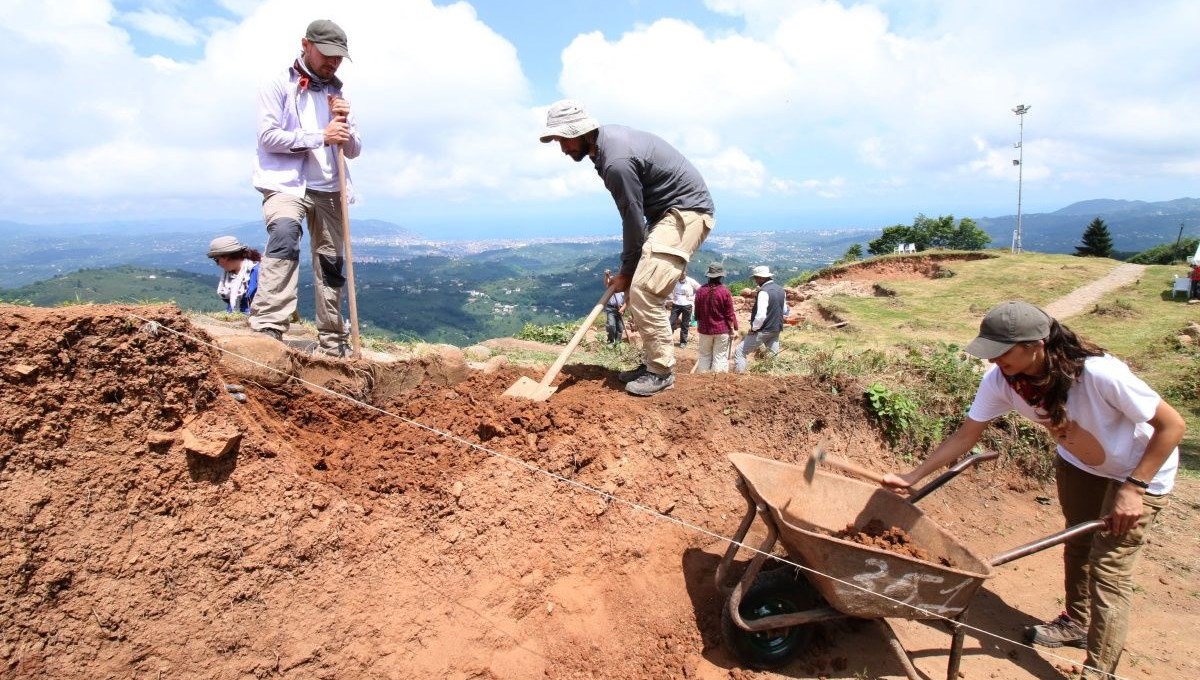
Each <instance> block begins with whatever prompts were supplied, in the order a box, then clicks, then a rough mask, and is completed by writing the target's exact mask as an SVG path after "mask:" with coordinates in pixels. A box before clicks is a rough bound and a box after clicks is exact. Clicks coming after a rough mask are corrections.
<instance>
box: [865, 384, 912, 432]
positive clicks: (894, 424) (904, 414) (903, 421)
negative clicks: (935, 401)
mask: <svg viewBox="0 0 1200 680" xmlns="http://www.w3.org/2000/svg"><path fill="white" fill-rule="evenodd" d="M865 396H866V398H867V405H868V407H869V409H870V411H871V413H872V414H874V415H875V417H876V418H877V419H878V420H879V424H880V426H881V427H883V433H884V434H885V435H886V436H887V438H888V441H889V442H891V444H892V445H893V446H895V445H897V444H899V443H900V439H901V437H902V436H903V435H904V433H905V431H906V430H908V429H909V427H910V426H911V425H912V424H913V422H914V421H915V420H916V419H917V405H916V404H914V403H913V402H912V400H911V399H909V398H908V397H906V396H904V395H903V394H901V393H899V392H894V391H892V390H890V389H888V388H887V387H886V386H884V385H883V384H882V383H877V382H876V383H871V386H870V387H868V388H867V390H866V393H865Z"/></svg>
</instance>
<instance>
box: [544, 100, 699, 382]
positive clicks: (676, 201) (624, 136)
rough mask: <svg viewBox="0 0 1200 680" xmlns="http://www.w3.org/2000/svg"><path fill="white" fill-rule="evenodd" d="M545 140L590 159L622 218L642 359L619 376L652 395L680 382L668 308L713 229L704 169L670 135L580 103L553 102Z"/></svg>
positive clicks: (624, 285)
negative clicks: (599, 114) (614, 121)
mask: <svg viewBox="0 0 1200 680" xmlns="http://www.w3.org/2000/svg"><path fill="white" fill-rule="evenodd" d="M541 140H542V142H558V145H559V148H560V149H561V150H562V152H563V153H564V154H566V155H567V156H570V157H571V158H572V159H574V160H575V161H576V162H579V161H582V160H583V159H584V158H589V159H591V161H592V163H593V164H594V165H595V167H596V172H597V173H598V174H599V175H600V178H601V179H602V180H604V186H605V187H606V188H607V189H608V191H609V193H611V194H612V197H613V201H614V202H615V203H616V205H617V211H618V212H619V213H620V215H621V228H622V236H623V243H624V245H623V247H622V250H621V270H620V272H618V273H617V275H616V276H615V277H613V279H614V280H615V281H616V282H617V286H618V290H621V291H628V293H629V295H628V297H627V299H626V305H627V309H628V310H629V313H630V316H631V317H632V319H633V322H634V324H635V325H636V326H637V328H638V331H639V333H640V334H641V337H642V354H643V357H642V364H641V365H640V366H638V367H637V368H635V369H633V370H630V371H622V372H621V373H619V374H618V375H617V378H618V379H619V380H621V381H622V382H624V383H625V390H626V391H627V392H629V393H630V394H635V395H638V396H649V395H651V394H655V393H658V392H661V391H662V390H665V389H670V388H671V386H673V385H674V384H675V373H674V369H675V351H674V344H673V342H672V340H673V334H672V333H671V322H670V318H669V313H668V312H667V309H666V307H665V306H664V304H665V302H666V300H667V296H668V295H670V294H671V292H672V291H673V290H674V288H675V283H676V282H677V281H679V278H680V276H681V275H682V274H684V272H686V271H687V264H688V261H689V260H690V259H691V257H692V254H693V253H695V252H696V250H697V249H698V248H699V247H700V244H701V243H703V242H704V239H705V238H707V237H708V233H709V232H710V231H711V230H712V228H713V224H714V221H713V201H712V196H711V195H710V194H709V192H708V185H707V184H705V183H704V178H703V177H701V176H700V172H699V171H697V170H696V168H695V167H694V166H693V165H692V164H691V163H690V162H689V161H688V159H686V158H684V156H683V154H681V153H679V151H677V150H676V149H675V148H674V147H672V146H671V145H670V144H668V143H667V142H666V141H665V140H663V139H661V138H660V137H657V136H655V135H652V134H650V133H648V132H642V131H641V130H634V129H633V128H628V127H625V126H622V125H601V124H600V123H599V121H597V120H596V119H595V118H592V117H591V116H589V115H588V114H587V112H586V111H585V110H584V108H583V105H582V104H580V103H579V102H577V101H574V100H570V99H564V100H562V101H558V102H555V103H554V104H552V105H551V106H550V109H549V111H547V113H546V127H545V129H544V130H543V131H542V134H541Z"/></svg>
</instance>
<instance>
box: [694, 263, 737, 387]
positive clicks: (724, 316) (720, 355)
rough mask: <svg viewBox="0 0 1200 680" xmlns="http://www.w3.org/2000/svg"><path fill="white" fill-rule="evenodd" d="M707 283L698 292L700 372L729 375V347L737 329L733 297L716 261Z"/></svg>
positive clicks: (698, 361) (698, 364)
mask: <svg viewBox="0 0 1200 680" xmlns="http://www.w3.org/2000/svg"><path fill="white" fill-rule="evenodd" d="M704 275H705V276H707V277H708V283H706V284H704V285H703V286H700V289H699V290H697V291H696V302H695V313H696V330H697V331H699V334H700V348H699V349H700V356H699V358H698V359H697V360H696V372H697V373H708V372H709V371H711V372H713V373H728V372H729V347H730V346H731V345H732V344H733V341H734V337H735V334H736V333H737V330H738V322H737V315H736V314H735V313H734V309H733V295H732V294H730V292H729V289H728V288H726V287H725V284H723V283H722V282H721V280H722V279H723V278H724V277H725V268H724V267H722V266H721V265H720V264H718V263H716V262H714V263H712V264H710V265H708V271H707V272H705V274H704Z"/></svg>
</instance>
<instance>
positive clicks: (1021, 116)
mask: <svg viewBox="0 0 1200 680" xmlns="http://www.w3.org/2000/svg"><path fill="white" fill-rule="evenodd" d="M1031 108H1033V107H1031V106H1026V105H1024V104H1017V108H1015V109H1013V110H1012V112H1013V113H1015V114H1017V120H1019V121H1020V122H1021V137H1020V141H1018V142H1017V143H1016V144H1014V145H1013V146H1015V147H1016V148H1017V150H1018V157H1017V160H1015V161H1013V165H1015V166H1017V228H1016V230H1015V231H1013V241H1012V251H1013V252H1014V253H1019V252H1021V180H1022V178H1023V177H1024V175H1025V114H1026V113H1028V111H1029V109H1031Z"/></svg>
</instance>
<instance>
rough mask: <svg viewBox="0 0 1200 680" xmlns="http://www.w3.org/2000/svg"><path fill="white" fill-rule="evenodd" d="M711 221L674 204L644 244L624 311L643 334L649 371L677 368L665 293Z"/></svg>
mask: <svg viewBox="0 0 1200 680" xmlns="http://www.w3.org/2000/svg"><path fill="white" fill-rule="evenodd" d="M713 223H714V221H713V216H712V215H707V214H705V213H701V212H695V211H692V210H678V209H675V208H671V209H670V210H669V211H667V214H666V215H665V216H663V218H662V219H661V220H659V221H658V222H657V223H655V224H654V226H653V227H652V229H651V231H650V235H649V236H647V237H646V243H645V244H644V245H643V246H642V256H641V259H639V260H638V265H637V269H636V270H635V271H634V272H633V281H632V283H631V284H630V286H629V304H628V305H627V306H626V310H627V311H628V312H629V313H630V315H631V316H632V317H633V321H634V324H635V325H636V326H637V329H638V332H639V333H640V334H641V336H642V354H643V361H644V363H645V364H646V367H647V368H649V369H650V372H651V373H656V374H658V375H666V374H668V373H671V372H672V371H673V370H674V367H675V345H674V343H673V342H672V340H673V339H674V338H673V335H672V333H671V319H670V313H669V312H668V311H667V308H666V306H665V304H666V301H667V296H668V295H670V294H671V291H673V290H675V284H676V283H678V282H679V276H680V275H681V274H682V273H683V272H684V271H686V270H687V265H688V261H689V260H691V258H692V254H693V253H695V252H696V250H698V249H699V248H700V244H702V243H704V239H706V238H708V233H709V232H710V231H712V228H713Z"/></svg>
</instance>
